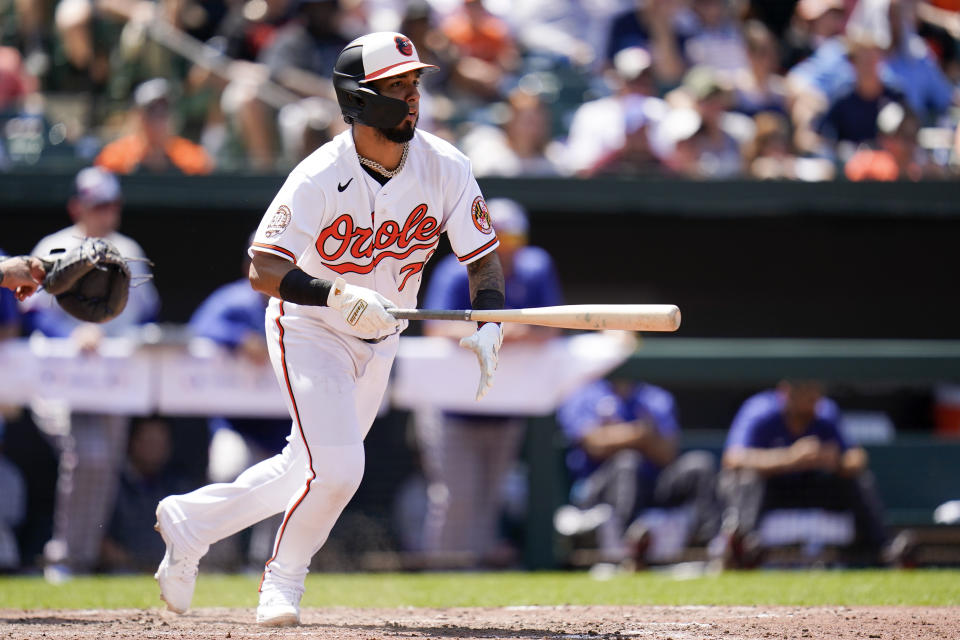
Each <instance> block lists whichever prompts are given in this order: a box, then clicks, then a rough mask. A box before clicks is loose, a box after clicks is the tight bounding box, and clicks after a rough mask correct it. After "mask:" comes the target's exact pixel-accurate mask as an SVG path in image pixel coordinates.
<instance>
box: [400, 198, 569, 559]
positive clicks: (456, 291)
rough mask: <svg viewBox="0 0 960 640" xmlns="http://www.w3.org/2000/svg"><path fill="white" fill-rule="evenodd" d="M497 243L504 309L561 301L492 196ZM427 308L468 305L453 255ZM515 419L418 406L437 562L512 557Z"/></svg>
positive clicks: (453, 328) (522, 221) (524, 232)
mask: <svg viewBox="0 0 960 640" xmlns="http://www.w3.org/2000/svg"><path fill="white" fill-rule="evenodd" d="M487 204H488V207H489V210H490V217H491V218H492V220H493V227H494V230H495V231H496V233H497V238H499V240H500V246H499V248H498V249H497V255H498V256H499V258H500V263H501V265H502V266H503V275H504V278H505V282H506V304H505V307H506V308H508V309H519V308H523V307H545V306H552V305H557V304H561V302H562V297H561V292H560V284H559V280H558V277H557V273H556V269H555V267H554V264H553V260H552V259H551V257H550V254H548V253H547V252H546V251H545V250H543V249H541V248H540V247H534V246H529V245H528V244H527V236H528V229H529V223H528V221H527V216H526V213H525V212H524V210H523V209H522V208H521V207H520V205H519V204H518V203H516V202H514V201H512V200H507V199H504V198H496V199H493V200H490V201H489V202H488V203H487ZM423 306H424V308H428V309H467V308H469V307H470V287H469V281H468V278H467V271H466V269H465V268H464V267H463V265H462V264H460V262H459V261H458V260H457V256H455V255H453V254H451V255H449V256H447V257H446V258H444V259H443V260H441V261H440V263H439V264H438V265H437V267H436V269H435V270H434V272H433V274H432V277H431V279H430V283H429V285H428V287H427V293H426V297H425V299H424V303H423ZM504 329H505V330H504V338H503V339H504V342H505V343H509V342H511V341H513V342H521V341H528V342H529V341H534V342H535V341H545V340H549V339H550V338H553V337H555V336H556V335H558V332H557V330H556V329H552V328H550V327H537V326H530V325H523V324H509V325H507V326H506V327H505V328H504ZM473 331H474V328H473V323H456V322H442V321H434V322H429V323H427V324H426V325H425V326H424V333H426V334H427V335H434V336H446V337H451V338H460V337H463V336H466V335H469V334H470V333H471V332H473ZM525 424H526V421H525V419H524V418H523V417H521V416H503V415H480V414H460V413H450V412H439V411H437V412H433V411H423V412H420V413H419V414H418V415H417V418H416V427H417V435H418V440H419V445H420V450H421V455H422V460H423V465H424V471H425V473H426V476H427V481H428V483H429V485H430V489H429V491H428V499H429V504H428V510H427V521H426V524H425V528H426V531H425V541H424V547H425V550H426V551H427V552H428V553H433V554H435V557H436V558H437V561H438V562H441V563H442V562H443V557H444V556H445V555H453V554H460V555H462V556H464V557H465V562H466V563H467V564H469V565H473V566H483V565H493V566H498V565H503V564H508V563H509V562H511V561H512V559H511V555H512V553H511V551H510V548H509V547H508V546H505V545H503V544H501V541H500V539H499V531H498V527H499V516H500V511H501V507H502V505H503V500H502V496H503V487H504V482H505V480H506V478H507V476H508V474H509V472H510V470H511V468H512V466H513V464H514V463H515V461H516V459H517V456H518V455H519V452H520V446H521V444H522V441H523V436H524V427H525Z"/></svg>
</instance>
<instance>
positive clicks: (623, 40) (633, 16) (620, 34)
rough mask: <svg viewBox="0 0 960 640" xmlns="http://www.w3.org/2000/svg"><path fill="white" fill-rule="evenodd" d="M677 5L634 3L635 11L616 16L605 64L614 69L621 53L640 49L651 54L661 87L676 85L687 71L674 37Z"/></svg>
mask: <svg viewBox="0 0 960 640" xmlns="http://www.w3.org/2000/svg"><path fill="white" fill-rule="evenodd" d="M680 8H681V7H680V3H677V2H673V1H672V0H634V7H633V8H632V9H630V10H628V11H625V12H623V13H621V14H619V15H617V16H615V17H614V18H613V20H612V22H611V25H610V33H609V35H608V38H607V55H606V59H607V62H608V63H610V64H612V65H613V66H614V67H615V66H616V61H615V58H616V55H617V54H618V53H619V52H621V51H623V50H624V49H629V48H633V47H642V48H643V49H645V50H647V51H649V52H650V53H651V58H652V64H653V75H654V78H655V79H656V81H657V83H659V84H660V85H661V86H665V87H670V86H674V85H676V84H677V83H678V82H679V81H680V78H681V77H682V76H683V72H684V70H685V69H686V62H685V61H684V59H683V55H682V54H681V52H680V39H679V36H678V35H677V33H676V27H675V22H676V17H677V12H678V10H680Z"/></svg>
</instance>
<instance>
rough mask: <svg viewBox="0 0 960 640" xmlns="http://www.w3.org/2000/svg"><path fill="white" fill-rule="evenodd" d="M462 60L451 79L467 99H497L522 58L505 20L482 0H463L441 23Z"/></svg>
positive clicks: (442, 28) (458, 62) (459, 61)
mask: <svg viewBox="0 0 960 640" xmlns="http://www.w3.org/2000/svg"><path fill="white" fill-rule="evenodd" d="M441 30H442V31H443V33H444V35H445V36H446V37H447V38H448V39H449V40H450V42H451V43H452V44H453V46H454V47H455V49H456V50H457V57H458V58H459V60H458V61H457V64H456V66H455V68H454V70H453V73H452V76H451V81H452V85H453V86H454V87H455V88H457V89H458V90H459V91H460V92H461V93H462V94H464V96H463V97H464V98H465V99H487V100H490V99H495V98H497V97H498V96H500V95H501V93H502V89H503V85H504V82H505V78H506V77H507V75H508V74H510V73H511V72H513V71H514V70H516V68H517V66H518V64H519V62H520V59H519V52H518V51H517V47H516V44H515V42H514V40H513V36H512V35H511V33H510V29H509V27H508V25H507V23H506V22H504V21H503V20H501V19H500V18H498V17H497V16H495V15H493V14H491V13H490V12H489V11H487V9H486V7H484V6H483V0H464V2H463V6H462V7H460V8H459V9H457V10H456V11H454V12H453V13H452V14H451V15H449V16H447V18H446V19H445V20H444V21H443V23H442V24H441Z"/></svg>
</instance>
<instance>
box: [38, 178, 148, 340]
mask: <svg viewBox="0 0 960 640" xmlns="http://www.w3.org/2000/svg"><path fill="white" fill-rule="evenodd" d="M67 211H68V212H69V214H70V218H71V220H73V223H74V224H73V225H72V226H69V227H66V228H65V229H61V230H60V231H58V232H56V233H54V234H51V235H49V236H47V237H45V238H43V239H42V240H41V241H40V242H39V243H38V244H37V246H36V247H34V249H33V251H32V252H31V255H34V256H37V257H40V258H44V257H47V256H48V255H49V254H50V253H51V251H53V250H55V249H66V250H70V249H72V248H73V247H75V246H78V245H79V244H80V242H81V241H82V240H83V239H84V238H86V237H91V238H106V239H108V240H109V241H110V242H112V243H113V245H114V246H116V247H117V249H118V250H119V251H120V253H121V254H122V255H123V256H124V257H125V258H127V259H128V260H129V263H128V264H129V266H130V271H131V273H132V274H133V275H134V278H135V279H136V280H137V281H136V282H135V283H134V285H135V286H132V287H131V288H130V297H129V299H128V301H127V306H126V308H125V309H124V310H123V312H122V313H121V314H120V315H119V316H117V317H116V318H114V319H113V320H111V321H109V322H107V323H104V324H99V325H93V324H85V323H82V322H80V321H79V320H77V319H76V318H74V317H73V316H71V315H69V314H67V313H66V312H65V311H63V310H62V309H61V308H60V306H59V305H58V304H56V302H55V301H54V300H53V298H52V297H51V296H50V295H49V294H47V293H46V292H44V291H41V292H40V293H38V294H37V295H36V296H34V297H33V298H31V299H30V300H29V301H28V302H27V304H26V305H25V309H26V310H27V312H28V322H29V326H30V327H31V328H33V329H36V330H38V331H41V332H42V333H43V334H44V335H46V336H52V337H67V336H72V337H74V339H76V340H78V342H79V343H80V344H81V345H82V346H84V347H85V348H91V349H95V348H96V344H97V342H98V341H99V338H100V337H101V336H103V335H109V336H117V335H123V334H124V333H126V332H128V331H129V330H130V329H131V328H132V327H135V326H138V325H141V324H144V323H147V322H151V321H153V320H155V319H156V317H157V312H158V310H159V307H160V299H159V296H158V295H157V290H156V288H155V287H154V285H153V283H152V282H150V281H149V280H148V277H149V269H148V267H147V264H146V258H145V256H144V253H143V249H141V248H140V245H139V244H137V242H136V241H135V240H133V239H132V238H129V237H127V236H125V235H123V234H121V233H118V232H117V229H118V228H119V227H120V220H121V214H122V211H123V195H122V193H121V192H120V182H119V181H118V180H117V178H116V176H114V175H113V174H112V173H110V172H109V171H106V170H105V169H102V168H100V167H88V168H86V169H83V170H82V171H80V172H79V173H78V174H77V177H76V179H75V181H74V193H73V196H72V197H71V198H70V200H69V201H68V202H67Z"/></svg>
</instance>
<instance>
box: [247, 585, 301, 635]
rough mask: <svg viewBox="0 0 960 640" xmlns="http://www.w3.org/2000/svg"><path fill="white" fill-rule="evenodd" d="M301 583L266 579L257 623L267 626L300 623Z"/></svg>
mask: <svg viewBox="0 0 960 640" xmlns="http://www.w3.org/2000/svg"><path fill="white" fill-rule="evenodd" d="M302 596H303V587H302V586H300V585H285V584H277V583H276V582H273V581H269V580H264V582H263V586H262V587H261V589H260V604H258V605H257V624H259V625H262V626H265V627H292V626H294V625H298V624H300V598H301V597H302Z"/></svg>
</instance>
